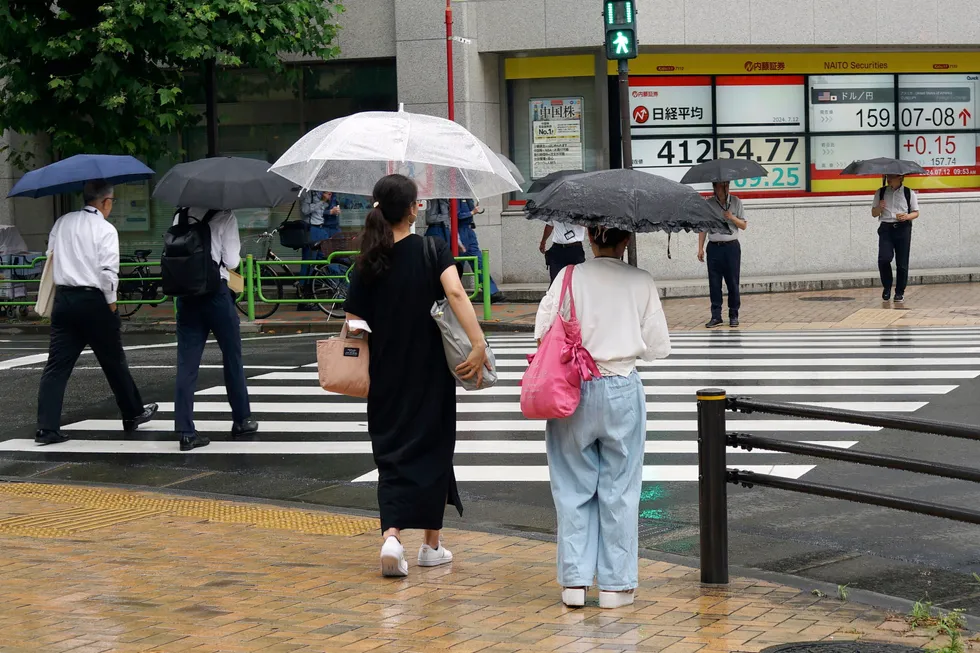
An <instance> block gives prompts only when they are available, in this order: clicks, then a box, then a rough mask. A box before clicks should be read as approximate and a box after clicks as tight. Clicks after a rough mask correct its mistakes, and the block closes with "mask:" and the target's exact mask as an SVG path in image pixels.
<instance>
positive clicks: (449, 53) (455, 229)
mask: <svg viewBox="0 0 980 653" xmlns="http://www.w3.org/2000/svg"><path fill="white" fill-rule="evenodd" d="M446 79H447V80H448V82H449V88H448V94H447V96H446V97H447V101H448V103H449V119H450V120H456V89H455V86H456V80H455V78H454V75H453V6H452V0H446ZM458 214H459V202H458V201H457V199H456V198H455V197H452V198H450V199H449V246H450V247H451V248H452V252H453V256H459V215H458Z"/></svg>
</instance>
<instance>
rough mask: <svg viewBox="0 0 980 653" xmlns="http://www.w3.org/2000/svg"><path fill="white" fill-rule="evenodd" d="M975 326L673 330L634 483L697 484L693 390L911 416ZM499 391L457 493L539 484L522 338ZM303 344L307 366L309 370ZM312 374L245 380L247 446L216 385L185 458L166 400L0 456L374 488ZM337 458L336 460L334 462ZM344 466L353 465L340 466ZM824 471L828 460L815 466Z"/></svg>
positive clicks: (12, 447)
mask: <svg viewBox="0 0 980 653" xmlns="http://www.w3.org/2000/svg"><path fill="white" fill-rule="evenodd" d="M978 337H980V329H972V328H967V329H913V330H901V331H898V330H859V331H858V330H855V331H808V332H738V331H721V332H684V333H675V334H672V343H673V351H672V354H671V356H670V357H669V358H668V359H666V360H661V361H655V362H653V363H641V364H640V365H639V373H640V376H641V378H642V380H643V385H644V388H645V391H646V396H647V411H648V415H647V442H646V456H645V459H644V473H643V477H644V480H645V481H658V482H694V481H696V480H697V442H696V438H697V415H696V410H697V406H696V403H695V400H694V396H695V392H696V391H697V390H698V389H700V388H704V387H721V388H724V389H726V390H727V391H728V393H729V394H742V395H747V396H756V397H764V398H766V399H768V400H774V401H790V402H798V403H803V404H808V405H814V406H821V407H832V408H841V409H849V410H861V411H873V412H885V413H912V412H915V411H917V410H919V409H920V408H922V407H924V406H926V405H927V403H928V402H929V401H930V400H932V399H934V398H936V397H938V396H941V395H945V394H948V393H950V392H952V391H954V390H955V389H956V388H957V387H958V385H959V384H960V383H962V382H964V381H966V380H969V379H974V378H977V377H978V376H980V340H978ZM490 343H491V346H492V348H493V350H494V353H495V355H496V358H497V363H498V367H499V372H498V377H499V384H498V385H497V386H496V387H493V388H488V389H485V390H482V391H479V392H465V391H464V390H463V389H462V388H457V399H458V403H457V411H458V415H457V445H456V457H455V469H456V476H457V479H458V480H459V481H460V482H461V483H489V484H496V483H514V482H517V483H540V482H546V481H547V480H548V467H547V458H546V455H545V445H544V429H545V424H544V422H540V421H529V420H526V419H524V418H523V417H522V416H521V413H520V403H519V395H520V386H519V381H520V378H521V376H522V374H523V371H524V369H525V368H526V366H527V361H526V356H527V354H529V353H531V352H532V351H533V350H534V341H533V338H532V337H531V336H530V335H529V334H519V335H495V336H492V337H491V338H490ZM313 356H314V354H313V352H312V347H311V356H310V361H312V360H313ZM315 368H316V364H315V363H314V362H308V363H304V364H303V365H302V366H298V367H293V368H289V367H288V366H285V365H283V366H280V367H279V368H276V369H272V370H268V371H264V372H263V373H259V374H257V375H253V376H251V378H250V379H249V391H250V394H251V399H252V410H253V414H254V415H255V417H256V418H257V419H258V420H259V422H260V424H261V438H260V441H255V442H231V441H225V440H226V438H225V437H224V434H226V433H227V432H228V431H229V430H230V427H231V420H230V407H229V406H228V403H227V401H226V398H225V390H224V388H223V387H222V386H213V387H205V388H202V389H200V390H199V391H198V392H197V403H196V409H195V412H196V423H197V427H198V430H199V431H201V432H203V433H205V434H208V435H211V436H212V437H213V438H214V439H215V441H214V442H213V443H212V445H211V446H209V447H205V448H202V449H198V450H196V451H195V452H193V453H190V454H182V453H180V452H179V451H178V448H177V444H176V442H175V440H174V437H173V420H172V415H173V409H174V407H173V403H171V402H161V403H160V413H159V416H160V419H156V420H154V421H152V422H150V423H148V424H146V425H144V426H143V427H141V429H140V432H139V439H130V438H125V437H124V436H123V434H122V425H121V423H120V422H119V420H118V419H115V418H111V419H89V420H84V421H80V422H77V423H73V424H69V425H66V426H65V427H63V430H64V431H66V432H68V433H69V434H70V435H71V436H72V439H71V440H70V441H69V442H66V443H64V444H60V445H52V446H48V447H44V448H43V450H41V449H39V448H37V447H36V445H35V444H34V443H33V441H32V440H28V439H22V438H21V439H18V438H13V439H8V440H6V441H0V452H35V453H43V454H45V455H46V454H49V453H52V454H58V455H59V456H61V457H62V458H66V457H67V458H69V459H70V458H71V456H73V455H79V456H86V457H91V456H99V455H113V456H123V457H127V458H132V459H134V461H135V459H137V458H139V457H140V456H147V455H152V456H160V455H167V456H194V457H195V464H205V465H206V464H208V463H209V462H212V461H215V460H217V459H220V458H222V457H229V456H231V457H236V459H241V457H245V458H247V459H254V460H255V461H256V464H257V463H259V461H262V460H273V459H274V460H276V461H277V464H280V465H281V464H284V463H285V464H288V462H289V461H290V460H297V459H298V458H302V459H303V460H304V461H309V460H317V461H322V463H323V464H322V469H323V473H324V474H325V475H327V476H329V477H330V478H332V479H337V480H342V481H347V482H351V483H354V484H361V483H371V482H373V481H376V480H377V470H376V469H374V466H373V462H372V458H371V443H370V439H369V435H368V430H367V416H366V403H365V402H364V401H363V400H360V399H352V398H349V397H342V396H338V395H333V394H331V393H328V392H325V391H324V390H322V389H321V388H319V386H318V383H317V372H316V369H315ZM728 420H729V429H730V430H738V431H743V432H755V433H761V434H765V435H767V436H770V437H780V438H784V439H790V440H799V441H805V442H812V443H818V444H822V445H825V446H833V447H840V448H851V447H854V446H856V445H858V444H859V443H860V441H861V438H862V436H867V434H868V433H869V432H874V431H876V430H878V429H876V428H873V427H863V426H856V425H849V424H839V423H835V422H826V421H820V420H801V419H789V418H785V417H768V416H764V415H740V414H738V415H736V414H729V416H728ZM729 453H730V454H731V455H730V457H729V461H730V464H732V465H737V466H738V467H739V468H740V469H744V470H750V471H756V472H760V473H766V474H772V475H777V476H782V477H786V478H800V477H801V476H803V475H804V474H807V473H808V472H810V471H812V470H813V469H814V468H815V466H816V465H815V464H814V462H813V461H812V460H808V459H805V458H801V457H798V456H793V455H789V454H781V453H776V452H767V451H764V450H754V451H752V452H745V451H741V450H730V452H729ZM341 459H342V460H343V461H344V462H343V463H342V464H341V463H339V462H337V461H340V460H341ZM351 461H354V462H351ZM824 464H827V463H824Z"/></svg>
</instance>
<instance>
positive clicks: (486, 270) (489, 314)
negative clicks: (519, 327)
mask: <svg viewBox="0 0 980 653" xmlns="http://www.w3.org/2000/svg"><path fill="white" fill-rule="evenodd" d="M480 274H481V281H480V283H481V285H482V286H483V319H484V320H486V321H490V320H491V319H492V318H493V308H492V307H491V306H490V251H489V250H486V249H485V250H483V262H482V265H481V266H480Z"/></svg>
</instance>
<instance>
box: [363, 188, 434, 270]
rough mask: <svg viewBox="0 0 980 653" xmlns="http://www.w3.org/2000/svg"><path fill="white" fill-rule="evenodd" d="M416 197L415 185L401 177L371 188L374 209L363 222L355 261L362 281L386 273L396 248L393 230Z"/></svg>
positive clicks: (417, 194)
mask: <svg viewBox="0 0 980 653" xmlns="http://www.w3.org/2000/svg"><path fill="white" fill-rule="evenodd" d="M418 196H419V189H418V187H417V186H416V185H415V182H414V181H412V180H411V179H409V178H408V177H406V176H404V175H388V176H387V177H382V178H381V179H379V180H378V183H376V184H375V185H374V191H373V192H372V197H373V200H374V208H372V209H371V210H370V211H368V214H367V218H366V219H365V220H364V233H362V234H361V255H360V256H359V257H358V259H357V270H358V272H360V273H361V274H363V275H364V276H365V278H368V279H371V278H374V277H378V276H380V275H382V274H384V273H385V272H386V271H387V270H388V266H389V265H390V261H389V255H390V254H391V249H392V248H393V247H394V246H395V234H394V232H393V231H392V227H393V226H394V225H396V224H399V223H400V222H401V221H402V220H404V219H405V216H407V215H408V213H409V211H410V210H411V208H412V205H413V204H415V202H416V201H417V200H418Z"/></svg>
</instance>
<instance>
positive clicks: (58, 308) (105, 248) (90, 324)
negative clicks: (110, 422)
mask: <svg viewBox="0 0 980 653" xmlns="http://www.w3.org/2000/svg"><path fill="white" fill-rule="evenodd" d="M112 191H113V189H112V186H110V185H109V184H108V183H107V182H105V181H92V182H89V183H87V184H86V185H85V188H84V190H83V191H82V195H83V197H84V200H85V207H84V208H83V209H82V210H81V211H75V212H73V213H68V214H65V215H63V216H61V218H60V219H59V220H57V221H56V222H55V223H54V228H53V229H51V235H50V236H49V237H48V252H47V253H48V256H53V257H54V258H53V259H52V265H53V268H54V270H53V271H54V283H55V285H56V286H57V292H56V293H55V299H54V309H53V310H52V313H51V344H50V346H49V349H48V361H47V363H46V364H45V366H44V373H43V374H42V375H41V386H40V388H39V389H38V401H37V403H38V407H37V434H36V436H35V438H34V441H35V442H37V443H38V444H57V443H59V442H65V441H66V440H68V436H67V435H63V434H62V433H61V431H60V430H59V429H60V425H61V408H62V404H63V403H64V399H65V388H66V387H67V386H68V379H69V377H70V376H71V373H72V370H73V369H74V368H75V363H76V361H78V357H79V355H80V354H81V353H82V350H83V349H84V348H85V346H86V345H88V346H89V347H91V348H92V352H93V353H94V354H95V357H96V359H98V361H99V365H101V366H102V371H103V372H104V373H105V376H106V380H107V381H108V382H109V387H110V388H112V393H113V394H114V395H115V396H116V404H117V405H118V406H119V410H120V412H121V413H122V417H123V429H124V430H125V431H126V432H132V431H135V430H136V429H137V428H138V427H139V426H140V424H145V423H146V422H148V421H150V419H151V418H152V417H153V415H154V414H155V413H156V411H157V405H156V404H148V405H146V406H144V405H143V399H142V398H141V397H140V392H139V389H138V388H137V387H136V383H135V382H134V381H133V377H132V375H130V373H129V367H128V365H127V364H126V353H125V352H124V351H123V346H122V335H121V333H120V320H119V314H118V313H116V290H117V289H118V287H119V235H118V234H117V233H116V228H115V227H114V226H112V224H111V223H109V222H108V221H107V220H106V218H108V217H109V214H110V213H111V212H112V203H113V202H114V201H115V198H114V197H113V192H112Z"/></svg>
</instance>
